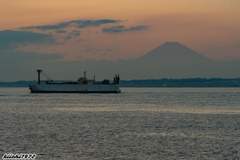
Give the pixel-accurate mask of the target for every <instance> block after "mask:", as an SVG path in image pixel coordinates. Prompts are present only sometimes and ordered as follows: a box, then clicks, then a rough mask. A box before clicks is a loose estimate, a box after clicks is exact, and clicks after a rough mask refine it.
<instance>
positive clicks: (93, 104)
mask: <svg viewBox="0 0 240 160" xmlns="http://www.w3.org/2000/svg"><path fill="white" fill-rule="evenodd" d="M121 90H122V93H120V94H31V93H30V92H29V90H28V88H0V156H1V157H2V156H3V154H4V153H36V154H37V158H36V159H46V160H49V159H64V160H68V159H74V160H75V159H83V160H87V159H137V160H138V159H140V160H145V159H152V160H156V159H163V160H165V159H199V160H200V159H201V160H202V159H217V160H221V159H229V160H232V159H235V160H237V159H239V157H240V88H121Z"/></svg>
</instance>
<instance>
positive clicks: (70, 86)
mask: <svg viewBox="0 0 240 160" xmlns="http://www.w3.org/2000/svg"><path fill="white" fill-rule="evenodd" d="M37 72H38V83H37V84H36V85H29V89H30V91H31V92H32V93H120V92H121V90H120V89H119V75H115V77H114V82H113V83H110V81H109V80H107V79H105V80H103V81H95V78H94V79H93V80H91V79H87V77H86V72H84V77H80V78H79V79H78V80H77V82H71V81H70V82H63V83H54V82H53V81H52V80H51V81H44V82H42V81H40V73H41V72H42V70H37Z"/></svg>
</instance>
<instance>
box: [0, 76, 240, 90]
mask: <svg viewBox="0 0 240 160" xmlns="http://www.w3.org/2000/svg"><path fill="white" fill-rule="evenodd" d="M36 83H37V81H16V82H0V87H28V85H33V84H36ZM120 87H164V88H166V87H179V88H180V87H196V88H197V87H240V78H234V79H227V78H226V79H225V78H211V79H207V78H188V79H167V78H163V79H146V80H121V81H120Z"/></svg>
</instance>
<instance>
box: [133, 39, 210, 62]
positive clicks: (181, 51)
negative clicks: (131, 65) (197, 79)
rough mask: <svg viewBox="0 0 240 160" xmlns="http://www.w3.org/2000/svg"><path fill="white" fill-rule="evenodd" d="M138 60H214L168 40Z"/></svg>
mask: <svg viewBox="0 0 240 160" xmlns="http://www.w3.org/2000/svg"><path fill="white" fill-rule="evenodd" d="M137 60H140V61H158V62H161V63H174V64H184V63H194V64H196V63H211V62H213V60H211V59H209V58H207V57H204V56H203V55H201V54H199V53H197V52H195V51H193V50H192V49H190V48H188V47H186V46H184V45H182V44H180V43H178V42H166V43H164V44H162V45H160V46H159V47H157V48H155V49H154V50H152V51H150V52H148V53H147V54H145V55H143V56H142V57H139V58H138V59H137Z"/></svg>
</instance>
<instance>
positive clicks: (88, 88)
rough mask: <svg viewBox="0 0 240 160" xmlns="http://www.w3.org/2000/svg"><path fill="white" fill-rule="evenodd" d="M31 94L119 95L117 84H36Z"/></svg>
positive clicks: (32, 87)
mask: <svg viewBox="0 0 240 160" xmlns="http://www.w3.org/2000/svg"><path fill="white" fill-rule="evenodd" d="M29 89H30V90H31V92H32V93H120V92H121V90H120V89H119V85H118V84H46V83H41V84H36V85H30V86H29Z"/></svg>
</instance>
